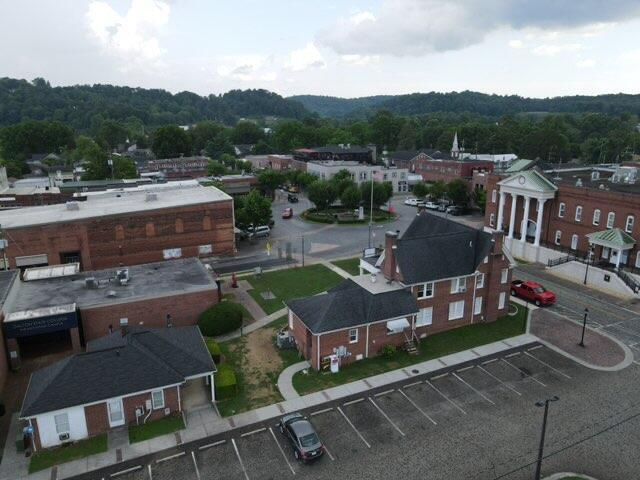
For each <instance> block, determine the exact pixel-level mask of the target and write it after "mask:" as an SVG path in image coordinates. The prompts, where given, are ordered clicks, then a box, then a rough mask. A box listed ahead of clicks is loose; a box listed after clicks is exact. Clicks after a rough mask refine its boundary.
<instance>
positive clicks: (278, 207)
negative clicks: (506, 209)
mask: <svg viewBox="0 0 640 480" xmlns="http://www.w3.org/2000/svg"><path fill="white" fill-rule="evenodd" d="M405 198H406V197H403V196H396V197H393V198H392V200H391V206H392V208H394V209H395V211H396V212H397V213H398V214H399V216H398V218H397V219H396V220H395V221H393V222H390V223H385V224H374V226H373V232H372V242H371V243H372V245H374V246H378V245H381V244H382V243H384V232H385V231H387V230H400V232H401V233H402V232H404V230H405V229H406V228H407V227H408V226H409V224H410V223H411V221H412V220H413V217H414V216H415V214H416V212H417V209H416V207H409V206H407V205H404V203H403V201H404V199H405ZM299 199H300V201H299V202H298V203H293V204H292V203H288V202H287V197H286V195H285V194H282V193H279V194H278V196H277V197H276V200H275V201H274V202H273V206H272V210H273V219H274V221H275V225H274V227H273V229H272V231H271V237H270V239H269V240H268V241H269V242H270V243H271V245H272V251H271V256H277V255H278V248H281V249H282V252H283V253H284V252H285V251H286V244H287V243H291V247H292V251H293V254H294V256H296V257H297V256H298V255H300V252H301V250H302V245H303V240H302V237H304V252H305V256H306V257H307V258H309V257H311V258H318V259H320V258H322V259H334V258H340V257H346V256H355V255H357V254H359V253H361V252H362V249H363V248H365V247H366V246H367V244H368V237H369V227H368V225H324V224H320V223H311V222H306V221H304V220H302V219H301V218H300V214H301V213H302V212H304V211H305V210H307V209H308V208H311V207H312V206H313V205H312V204H311V202H309V200H308V199H307V198H306V197H304V196H303V195H299ZM286 207H291V208H293V212H294V216H293V218H291V219H288V220H284V219H282V211H283V210H284V209H285V208H286ZM434 213H435V214H436V215H444V213H440V212H434ZM452 218H454V219H456V220H458V221H461V222H464V223H467V224H469V225H473V226H475V227H481V226H482V221H483V219H482V217H481V216H480V215H479V214H475V215H474V216H461V217H452ZM266 243H267V240H266V239H261V240H259V241H257V243H256V244H253V245H252V244H250V243H249V241H247V240H243V241H240V242H238V245H237V247H238V254H239V255H240V256H247V255H262V256H265V257H266Z"/></svg>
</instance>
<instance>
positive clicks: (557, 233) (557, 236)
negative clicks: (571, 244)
mask: <svg viewBox="0 0 640 480" xmlns="http://www.w3.org/2000/svg"><path fill="white" fill-rule="evenodd" d="M560 239H562V232H561V231H560V230H556V238H555V244H556V245H560Z"/></svg>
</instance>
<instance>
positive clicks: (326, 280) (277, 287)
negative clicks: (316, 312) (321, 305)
mask: <svg viewBox="0 0 640 480" xmlns="http://www.w3.org/2000/svg"><path fill="white" fill-rule="evenodd" d="M246 280H248V282H249V283H250V284H251V286H252V287H253V289H252V290H249V294H250V295H251V296H252V297H253V299H254V300H255V301H256V302H258V304H259V305H260V306H261V307H262V309H263V310H264V311H265V312H266V313H267V314H271V313H273V312H277V311H278V310H280V309H281V308H283V307H284V305H283V304H282V302H283V301H284V300H289V299H292V298H302V297H309V296H311V295H315V294H317V293H320V292H324V291H325V290H327V289H329V288H331V287H334V286H336V285H337V284H338V283H340V282H341V281H342V280H343V278H342V277H341V276H340V275H338V274H337V273H335V272H333V271H331V270H329V269H328V268H327V267H325V266H324V265H319V264H317V265H310V266H308V267H296V268H287V269H285V270H275V271H272V272H266V273H263V274H261V275H259V276H257V275H251V276H249V277H246ZM265 292H271V293H273V295H274V296H275V298H273V299H269V300H266V299H264V298H263V297H262V295H261V294H262V293H265Z"/></svg>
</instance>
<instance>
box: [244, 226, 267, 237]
mask: <svg viewBox="0 0 640 480" xmlns="http://www.w3.org/2000/svg"><path fill="white" fill-rule="evenodd" d="M247 231H248V232H249V236H250V237H251V238H261V237H268V236H269V235H270V234H271V229H270V228H269V226H268V225H260V226H259V227H249V228H248V229H247Z"/></svg>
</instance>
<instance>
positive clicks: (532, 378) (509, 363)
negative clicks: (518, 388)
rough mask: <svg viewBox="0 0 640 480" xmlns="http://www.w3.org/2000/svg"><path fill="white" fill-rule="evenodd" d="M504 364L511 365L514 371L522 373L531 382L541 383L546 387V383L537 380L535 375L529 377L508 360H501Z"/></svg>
mask: <svg viewBox="0 0 640 480" xmlns="http://www.w3.org/2000/svg"><path fill="white" fill-rule="evenodd" d="M501 360H502V361H503V362H504V363H506V364H507V365H509V366H510V367H511V368H513V369H514V370H517V371H518V372H520V374H522V375H524V376H525V377H527V378H530V379H531V380H533V381H534V382H536V383H539V384H540V385H542V386H543V387H546V385H545V384H544V383H542V382H541V381H540V380H538V379H537V378H535V377H534V376H533V375H529V374H528V373H525V372H523V371H522V370H520V369H519V368H518V367H516V366H515V365H514V364H513V363H511V362H510V361H509V360H507V359H506V358H503V359H501Z"/></svg>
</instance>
